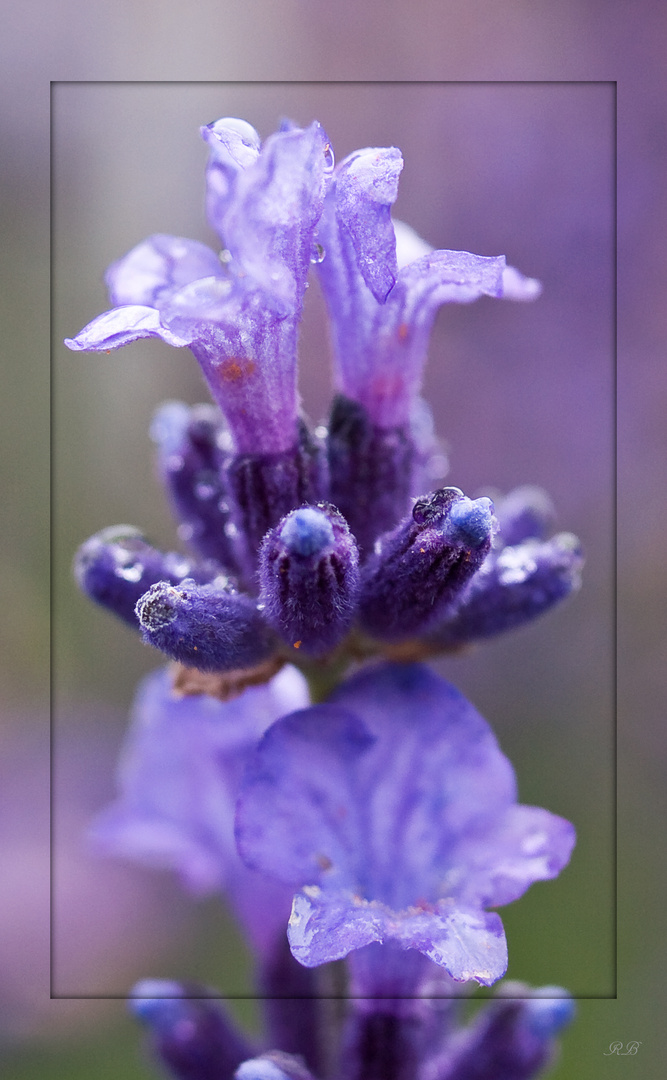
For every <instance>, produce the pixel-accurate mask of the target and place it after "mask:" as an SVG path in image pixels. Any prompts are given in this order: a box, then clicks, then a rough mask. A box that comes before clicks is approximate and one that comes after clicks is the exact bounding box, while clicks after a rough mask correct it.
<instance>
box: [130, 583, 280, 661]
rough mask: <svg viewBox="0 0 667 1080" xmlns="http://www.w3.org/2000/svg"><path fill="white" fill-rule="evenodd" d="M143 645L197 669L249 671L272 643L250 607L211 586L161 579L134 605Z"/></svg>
mask: <svg viewBox="0 0 667 1080" xmlns="http://www.w3.org/2000/svg"><path fill="white" fill-rule="evenodd" d="M136 612H137V616H138V618H139V621H140V623H141V626H142V628H143V638H144V641H145V642H146V643H147V644H148V645H153V646H154V647H155V648H156V649H160V650H161V651H162V652H164V653H166V654H167V656H170V657H171V658H172V659H173V660H178V661H179V662H180V663H181V664H186V665H187V666H188V667H195V668H198V669H199V670H200V671H234V670H237V669H239V668H247V667H252V666H254V665H255V664H258V663H260V662H261V661H262V660H265V659H267V657H268V656H270V655H271V652H272V651H273V650H272V643H271V640H270V635H269V632H268V628H267V627H266V626H265V624H264V622H263V620H262V617H261V614H260V612H259V611H258V610H257V607H256V605H255V603H254V602H253V601H252V600H251V599H249V598H248V597H247V596H243V595H241V594H240V593H236V592H233V591H232V590H231V589H229V587H227V586H225V585H221V584H220V583H218V582H214V583H212V584H210V585H196V584H195V582H194V581H192V580H190V579H186V580H185V581H183V582H181V583H180V585H178V586H176V587H174V586H172V585H169V584H168V582H165V581H160V582H158V583H157V584H155V585H153V586H152V587H151V588H150V589H149V590H148V592H147V593H145V595H144V596H142V597H141V598H140V599H139V601H138V602H137V607H136Z"/></svg>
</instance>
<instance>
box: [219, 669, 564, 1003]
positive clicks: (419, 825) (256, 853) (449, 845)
mask: <svg viewBox="0 0 667 1080" xmlns="http://www.w3.org/2000/svg"><path fill="white" fill-rule="evenodd" d="M236 835H237V841H238V846H239V851H240V853H241V855H242V857H243V858H244V860H245V861H246V862H247V863H248V865H249V866H251V867H254V868H257V869H262V870H263V871H265V872H266V873H268V874H270V875H272V876H275V877H276V878H278V879H279V880H281V881H284V882H288V883H289V882H292V883H294V884H295V885H300V886H301V891H300V892H298V893H297V896H296V897H295V901H294V904H293V910H292V918H291V920H290V930H289V939H290V944H291V948H292V949H293V951H294V955H295V956H296V957H297V959H299V960H300V961H301V962H302V963H304V964H306V965H307V966H314V965H316V964H320V963H324V962H328V961H330V960H333V959H337V958H340V957H341V956H345V955H347V953H348V952H350V951H351V950H354V949H359V948H362V947H363V946H365V945H368V944H370V943H372V942H374V941H375V942H386V941H390V940H391V941H395V942H398V943H399V945H400V946H401V947H402V948H406V949H417V950H419V951H420V952H423V953H424V954H425V955H427V956H429V957H430V958H431V959H434V960H436V962H437V963H439V964H441V965H443V966H444V967H445V968H446V970H447V971H448V972H449V974H450V975H451V976H452V977H453V978H454V979H458V980H462V979H463V980H465V979H468V978H474V979H477V980H478V981H479V982H481V983H484V984H485V985H490V983H491V982H494V981H495V980H496V979H498V978H500V976H501V975H502V974H503V972H504V970H505V967H506V963H507V953H506V944H505V938H504V933H503V930H502V924H501V922H500V919H499V918H498V916H496V915H495V914H488V913H487V912H485V911H484V908H485V907H487V906H489V905H496V904H501V903H506V902H508V901H509V900H512V899H515V898H516V897H517V896H520V895H521V894H522V893H523V892H524V891H525V889H526V888H527V887H528V886H529V885H530V884H531V883H532V882H533V881H536V880H541V879H544V878H545V877H553V876H555V875H556V874H557V873H558V872H559V871H560V869H562V867H563V866H564V865H565V863H566V862H567V859H568V857H569V854H570V851H571V848H572V844H573V842H574V830H573V829H572V826H570V825H569V823H568V822H565V821H564V820H563V819H561V818H557V817H555V815H552V814H549V813H548V812H547V811H543V810H540V809H538V808H533V807H517V806H516V785H515V780H514V773H513V770H512V767H511V765H510V763H509V761H508V760H507V758H505V757H504V755H503V754H502V753H501V751H500V750H499V748H498V745H497V743H496V741H495V738H494V736H493V733H492V732H491V730H490V728H489V726H488V724H486V722H485V721H484V720H483V719H482V717H481V716H479V714H478V713H477V712H476V711H475V709H473V707H472V706H471V705H470V704H469V703H468V702H467V701H466V700H465V699H464V698H463V697H462V696H461V695H460V694H459V693H458V691H456V690H455V689H454V688H453V687H452V686H450V685H449V684H447V683H445V682H444V680H442V679H439V678H438V677H437V676H436V675H434V674H433V673H432V672H430V671H429V670H428V669H427V668H425V667H422V666H420V665H416V664H413V665H392V664H384V665H381V666H379V667H374V668H370V669H364V670H362V671H360V672H359V673H358V674H357V675H355V676H353V677H352V678H351V679H349V680H347V682H345V683H343V684H341V685H340V686H339V687H338V688H337V690H336V691H334V693H333V694H332V695H331V697H330V699H329V702H328V703H326V704H323V705H318V706H315V707H312V708H310V709H305V710H302V711H300V712H298V713H294V714H292V715H291V716H287V717H284V718H282V719H281V720H279V721H278V722H277V723H276V724H274V725H273V727H272V728H271V729H270V730H269V731H268V732H267V733H266V735H265V736H264V738H263V739H262V741H261V743H260V744H259V746H258V748H257V750H256V751H255V754H254V755H253V756H252V758H251V760H250V764H249V766H248V768H247V770H246V773H245V776H244V780H243V785H242V789H241V794H240V797H239V802H238V806H237V816H236Z"/></svg>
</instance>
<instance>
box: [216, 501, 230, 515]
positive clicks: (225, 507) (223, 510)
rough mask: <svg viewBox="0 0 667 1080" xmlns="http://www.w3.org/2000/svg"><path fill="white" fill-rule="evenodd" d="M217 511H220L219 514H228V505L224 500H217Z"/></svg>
mask: <svg viewBox="0 0 667 1080" xmlns="http://www.w3.org/2000/svg"><path fill="white" fill-rule="evenodd" d="M218 510H219V511H220V513H221V514H228V513H229V503H228V502H227V500H226V499H219V500H218Z"/></svg>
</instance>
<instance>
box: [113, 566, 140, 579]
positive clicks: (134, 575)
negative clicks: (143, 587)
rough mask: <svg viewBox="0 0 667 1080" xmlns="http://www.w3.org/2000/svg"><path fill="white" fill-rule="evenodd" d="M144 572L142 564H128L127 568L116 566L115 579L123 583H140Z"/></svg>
mask: <svg viewBox="0 0 667 1080" xmlns="http://www.w3.org/2000/svg"><path fill="white" fill-rule="evenodd" d="M143 572H144V567H143V563H130V564H129V565H128V566H117V567H116V577H119V578H122V579H123V581H141V575H142V574H143Z"/></svg>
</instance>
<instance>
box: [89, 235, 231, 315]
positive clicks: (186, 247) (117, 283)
mask: <svg viewBox="0 0 667 1080" xmlns="http://www.w3.org/2000/svg"><path fill="white" fill-rule="evenodd" d="M212 275H215V276H219V277H222V275H223V269H222V265H221V263H220V259H219V258H218V256H217V255H216V254H215V252H214V251H211V249H210V248H209V247H206V245H205V244H200V243H198V242H197V241H196V240H186V239H184V238H183V237H181V236H167V235H165V234H162V233H158V234H156V235H155V236H150V237H149V238H148V239H147V240H144V241H143V242H142V243H141V244H137V246H136V247H134V248H132V251H129V252H128V253H127V255H124V256H123V258H122V259H118V260H117V262H114V263H112V264H111V266H110V267H109V268H108V270H107V272H106V274H105V277H104V280H105V281H106V284H107V288H108V290H109V297H110V299H111V302H112V304H114V305H115V306H117V307H118V306H120V305H123V304H145V305H146V306H147V307H154V308H159V307H160V301H161V300H162V299H163V298H164V296H165V294H166V295H169V294H170V293H171V292H175V291H176V290H177V289H180V288H182V287H183V285H187V284H188V283H189V282H191V281H196V280H197V279H198V278H205V277H210V276H212Z"/></svg>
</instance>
